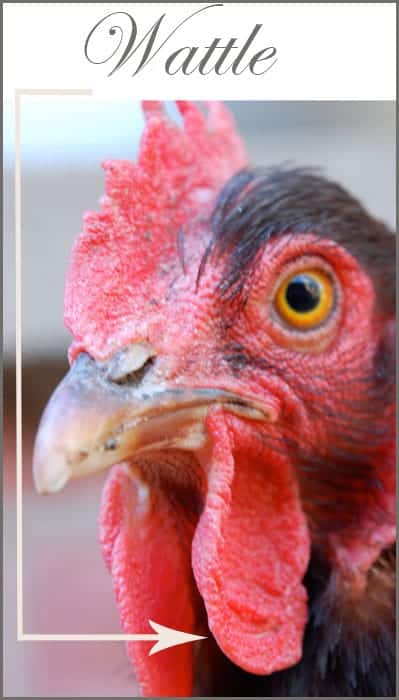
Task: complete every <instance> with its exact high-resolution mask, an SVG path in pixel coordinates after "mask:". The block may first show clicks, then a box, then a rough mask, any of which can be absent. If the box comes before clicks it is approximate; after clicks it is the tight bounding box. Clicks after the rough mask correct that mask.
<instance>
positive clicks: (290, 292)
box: [285, 274, 321, 313]
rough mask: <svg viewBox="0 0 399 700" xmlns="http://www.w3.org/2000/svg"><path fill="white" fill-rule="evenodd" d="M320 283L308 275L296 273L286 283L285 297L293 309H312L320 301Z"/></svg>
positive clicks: (300, 310) (299, 310)
mask: <svg viewBox="0 0 399 700" xmlns="http://www.w3.org/2000/svg"><path fill="white" fill-rule="evenodd" d="M320 296H321V289H320V285H319V283H318V282H317V280H315V279H314V278H313V277H310V276H309V275H304V274H303V275H296V276H295V277H293V278H292V280H291V282H290V283H289V284H288V285H287V289H286V290H285V298H286V300H287V303H288V304H289V306H290V307H291V309H293V310H294V311H298V312H299V313H304V312H306V311H313V309H315V308H316V307H317V306H318V304H319V303H320Z"/></svg>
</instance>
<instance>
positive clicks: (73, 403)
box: [33, 346, 264, 493]
mask: <svg viewBox="0 0 399 700" xmlns="http://www.w3.org/2000/svg"><path fill="white" fill-rule="evenodd" d="M133 351H134V352H133V356H134V358H136V360H137V357H138V356H140V360H139V362H136V364H135V365H133V366H134V367H135V369H134V371H133V372H129V374H128V375H127V376H128V378H129V379H128V381H126V382H121V381H120V379H121V378H120V373H119V374H118V371H115V367H116V368H117V369H118V367H120V364H121V363H120V357H119V359H118V362H117V363H116V364H115V360H112V361H111V363H107V364H105V363H97V362H95V361H94V360H92V359H91V358H90V357H89V356H88V355H86V354H81V355H80V356H79V357H78V358H77V360H76V362H75V364H74V365H73V367H72V368H71V369H70V371H69V372H68V374H67V375H66V376H65V378H64V379H63V380H62V382H61V383H60V384H59V385H58V387H57V389H56V390H55V392H54V394H53V395H52V397H51V399H50V401H49V403H48V404H47V407H46V409H45V411H44V414H43V416H42V419H41V422H40V426H39V430H38V433H37V436H36V442H35V447H34V455H33V472H34V479H35V485H36V488H37V490H38V491H39V492H40V493H46V492H52V491H58V490H59V489H61V488H62V487H63V486H64V485H65V483H66V482H67V481H68V479H70V478H75V477H79V476H84V475H86V474H90V473H92V472H95V471H99V470H101V469H104V468H105V467H108V466H111V465H112V464H115V463H116V462H120V461H122V460H124V459H126V458H127V457H129V456H132V454H134V453H137V452H138V451H142V450H145V449H149V448H151V449H154V448H165V447H179V448H182V449H189V450H195V449H199V448H200V447H202V446H203V445H204V443H205V440H206V435H205V430H204V427H203V426H204V418H205V416H206V413H207V411H208V409H209V406H210V405H211V404H214V403H229V404H231V408H234V405H235V408H236V412H240V411H242V406H241V407H240V403H242V402H240V400H239V397H237V396H236V395H235V394H231V393H229V392H226V391H222V390H218V389H188V388H177V389H173V388H168V387H166V388H165V387H162V386H161V385H159V384H153V383H151V380H149V379H148V375H147V376H146V375H145V372H144V368H145V365H146V364H147V363H148V360H149V359H150V358H151V353H149V352H148V349H147V348H146V347H145V346H133ZM123 352H124V353H125V355H126V351H123ZM119 355H120V353H119ZM125 359H126V357H125ZM123 361H125V360H123ZM137 365H138V366H137ZM251 411H252V416H250V417H253V418H259V417H261V418H264V415H262V413H260V412H259V411H258V410H256V409H255V408H252V409H251V408H250V407H249V406H248V408H247V412H249V413H251Z"/></svg>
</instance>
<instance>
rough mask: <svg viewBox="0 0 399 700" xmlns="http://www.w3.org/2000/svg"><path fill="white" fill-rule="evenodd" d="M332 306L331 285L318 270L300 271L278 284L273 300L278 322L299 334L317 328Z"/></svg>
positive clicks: (327, 278)
mask: <svg viewBox="0 0 399 700" xmlns="http://www.w3.org/2000/svg"><path fill="white" fill-rule="evenodd" d="M333 306H334V283H333V281H332V279H331V278H330V277H329V276H328V275H327V274H326V273H325V272H323V271H322V270H300V271H296V272H294V273H293V274H292V275H290V276H289V277H287V279H285V280H284V282H282V284H281V285H280V287H279V288H278V290H277V294H276V297H275V307H276V309H277V311H278V313H279V315H280V316H281V318H282V319H283V320H284V321H285V322H286V323H287V324H288V325H290V326H292V327H294V328H297V329H299V330H310V329H312V328H316V327H317V326H320V325H321V324H322V323H323V322H324V321H325V320H326V319H327V318H328V316H329V314H330V313H331V311H332V308H333Z"/></svg>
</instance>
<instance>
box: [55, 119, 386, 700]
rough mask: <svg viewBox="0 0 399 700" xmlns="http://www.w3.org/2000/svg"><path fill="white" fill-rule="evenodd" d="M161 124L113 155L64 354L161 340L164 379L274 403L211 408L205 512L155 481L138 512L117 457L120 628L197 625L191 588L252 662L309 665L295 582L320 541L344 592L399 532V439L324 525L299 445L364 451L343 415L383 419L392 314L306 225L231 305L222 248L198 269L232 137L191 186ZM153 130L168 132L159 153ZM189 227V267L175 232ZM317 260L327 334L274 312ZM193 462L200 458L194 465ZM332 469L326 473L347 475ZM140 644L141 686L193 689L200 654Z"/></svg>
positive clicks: (110, 520)
mask: <svg viewBox="0 0 399 700" xmlns="http://www.w3.org/2000/svg"><path fill="white" fill-rule="evenodd" d="M154 109H155V111H156V108H154ZM223 118H225V116H224V117H223ZM219 119H222V117H221V115H219ZM159 120H160V122H159V124H158V126H157V123H156V118H155V122H152V123H153V128H154V132H152V135H151V134H147V139H148V141H147V144H148V152H147V155H146V148H145V144H144V146H143V148H142V152H141V153H142V155H141V161H139V165H138V169H137V170H134V166H131V165H130V164H121V165H117V166H115V165H112V166H110V167H111V169H112V172H111V174H110V175H109V178H108V185H107V195H108V197H109V199H108V201H107V202H106V203H105V205H104V206H103V213H102V214H100V215H89V216H88V217H87V218H86V230H85V232H84V234H82V236H81V237H80V239H78V241H77V243H76V244H75V248H74V253H73V259H72V263H71V266H70V270H69V275H68V281H67V296H66V322H67V325H68V326H69V328H70V330H71V332H72V333H73V335H74V338H75V341H74V344H73V346H72V349H71V359H72V360H73V359H74V358H75V357H76V356H77V354H78V353H79V352H82V351H84V352H87V353H89V354H90V355H91V356H92V357H93V358H94V359H96V360H106V359H108V358H109V357H111V356H112V355H113V354H114V353H115V352H116V351H117V350H118V349H121V348H123V347H124V346H126V345H127V344H129V343H139V342H147V343H150V344H151V346H152V347H153V348H154V350H155V352H156V357H157V362H156V365H155V368H154V375H153V379H154V381H155V382H156V381H157V380H159V382H162V383H163V384H164V385H166V386H170V387H176V386H184V387H190V388H195V387H197V388H217V389H225V390H227V391H231V392H234V393H235V394H237V395H238V396H242V397H243V399H246V400H253V401H256V402H257V403H258V404H260V405H262V406H263V407H265V409H266V410H267V412H268V413H269V415H270V416H272V422H269V421H268V422H263V421H248V420H246V419H244V418H238V417H237V416H232V415H230V414H228V413H227V412H226V410H224V409H223V410H222V409H221V408H215V409H212V410H211V411H210V413H209V415H208V418H207V421H206V429H207V432H208V435H209V445H208V447H207V450H206V451H205V452H204V454H202V455H200V456H199V461H200V463H201V465H202V467H203V468H204V471H205V472H206V474H207V484H206V485H204V486H203V489H202V497H203V498H204V499H205V504H204V506H203V510H202V513H201V516H200V519H199V522H198V523H197V522H196V518H194V516H192V517H191V516H190V512H189V506H187V510H185V509H184V508H183V509H181V504H180V505H179V506H178V507H177V512H176V506H171V505H170V501H169V495H168V489H167V488H166V486H165V484H162V485H161V487H160V488H158V487H154V489H153V493H152V495H151V506H150V507H149V509H147V510H145V512H143V511H142V510H140V499H138V496H137V493H138V491H137V489H138V485H137V484H139V483H140V476H138V477H137V481H136V482H135V484H134V483H133V481H134V479H133V476H132V474H131V471H130V470H129V468H128V467H126V466H120V467H116V468H115V470H114V472H113V475H112V476H111V479H110V482H109V485H108V487H107V492H106V496H105V501H104V508H103V515H102V530H101V538H102V542H103V547H104V551H105V555H106V560H107V563H108V565H109V566H110V569H111V571H112V573H113V578H114V586H115V592H116V596H117V600H118V603H119V606H120V609H121V621H122V624H123V626H124V629H125V631H127V632H137V631H138V627H141V628H142V627H143V625H144V624H145V621H146V620H148V619H149V618H151V619H152V618H154V619H155V620H157V621H159V622H161V623H162V624H166V625H169V626H172V627H179V624H180V628H181V629H185V630H186V631H191V630H192V631H194V632H195V631H197V632H200V630H199V629H198V625H199V624H201V621H200V619H199V617H198V615H199V613H198V610H199V606H198V591H199V593H200V594H201V596H202V598H203V599H204V602H205V607H206V610H207V616H208V624H209V626H210V629H211V631H212V632H213V634H214V636H215V638H216V640H217V642H218V644H219V645H220V646H221V648H222V649H223V651H224V652H225V653H226V654H227V655H228V656H229V657H230V658H231V659H232V660H233V661H234V662H235V663H237V664H238V665H240V666H242V667H243V668H245V669H247V670H249V671H251V672H253V673H271V672H273V671H275V670H278V669H281V668H286V667H288V666H290V665H292V664H294V663H296V662H297V661H298V660H299V659H300V655H301V644H302V635H303V630H304V627H305V625H306V620H307V612H306V592H305V589H304V588H303V586H302V583H301V582H302V579H303V576H304V573H305V571H306V567H307V565H308V561H309V553H310V540H311V539H312V540H313V542H315V543H316V544H317V546H319V547H320V548H321V549H322V551H323V552H325V554H326V556H327V557H328V558H329V559H330V560H331V561H333V562H334V563H335V565H336V566H337V568H338V570H339V571H340V572H341V578H342V581H344V582H346V583H344V584H343V586H345V585H346V586H347V585H349V586H350V587H351V588H352V590H354V591H355V590H356V591H361V590H362V588H363V587H364V585H365V577H366V574H367V571H368V569H369V568H370V566H371V565H372V564H373V562H374V561H375V559H376V558H377V557H378V555H379V553H380V551H381V550H382V549H383V548H384V547H386V546H388V545H389V544H390V543H392V542H393V541H394V513H395V510H394V498H393V497H394V484H393V469H387V468H386V464H387V460H389V459H392V456H393V452H392V451H391V452H389V450H390V449H391V450H392V446H390V445H389V444H386V442H383V443H378V444H377V445H376V446H374V445H373V444H372V441H371V442H370V445H366V446H365V447H364V449H365V452H367V455H368V462H369V464H371V465H372V471H373V473H374V474H375V476H376V477H378V479H379V480H380V482H381V483H382V485H383V488H380V489H377V490H372V491H370V490H367V489H366V490H365V489H364V488H359V489H358V490H356V489H351V490H348V491H345V490H344V491H342V490H341V492H340V499H342V503H343V505H344V507H347V510H349V511H352V512H353V513H354V514H355V515H356V518H355V519H354V520H350V521H348V522H347V521H345V522H341V520H340V518H339V510H338V511H337V512H336V511H334V510H333V512H332V515H331V517H330V519H329V523H328V527H325V523H324V522H323V521H322V515H321V513H320V508H319V507H318V505H317V503H318V502H323V499H324V500H325V499H328V498H329V497H330V495H331V494H330V490H329V489H330V488H331V483H330V484H329V485H328V486H324V485H323V479H320V480H319V481H318V482H314V481H312V480H311V479H309V481H306V479H304V476H303V473H301V467H300V465H298V464H297V463H296V460H295V455H296V454H302V455H306V454H313V455H318V457H319V459H320V460H321V462H322V466H321V467H320V469H321V470H322V469H323V468H325V469H326V470H328V464H329V463H330V462H331V456H329V455H330V450H331V446H332V445H333V446H334V448H337V449H338V448H339V446H340V441H341V440H342V442H343V445H344V447H343V449H345V450H346V451H348V450H353V451H355V450H356V449H359V446H356V445H355V444H354V443H353V442H352V443H351V446H350V448H349V447H348V444H347V442H346V439H345V435H344V432H345V431H344V428H343V427H342V422H341V419H340V418H338V417H339V416H344V418H345V420H344V423H345V425H351V422H353V425H358V424H359V425H360V426H361V428H359V430H362V431H363V432H364V434H365V435H366V434H367V430H366V429H367V424H368V423H369V422H370V421H371V422H372V431H371V432H372V433H373V431H374V430H377V428H378V426H381V427H383V426H384V425H385V424H386V422H387V420H388V417H387V416H386V415H381V414H378V413H377V414H376V415H375V416H374V415H373V413H372V411H370V406H369V402H370V391H371V389H370V386H371V384H372V378H373V376H374V358H375V355H376V352H377V348H378V345H379V343H380V341H381V339H382V338H383V335H384V333H385V332H386V328H387V324H389V323H390V319H388V318H385V317H382V316H381V315H380V313H379V311H378V304H377V300H376V299H375V296H374V288H373V285H372V283H371V281H370V279H369V277H368V275H367V273H366V272H365V271H364V270H363V269H361V267H360V266H359V264H358V263H357V261H356V260H355V259H354V258H353V257H352V256H351V255H350V254H349V253H348V252H346V251H345V250H344V249H343V248H341V247H340V246H339V245H338V244H336V243H333V242H332V241H330V240H328V239H321V238H320V237H319V236H316V235H312V234H306V235H305V234H303V235H302V234H295V235H294V234H292V235H290V234H285V235H283V236H277V237H275V238H274V239H272V240H270V241H268V242H267V243H266V245H265V248H264V251H263V253H262V255H261V256H260V257H258V259H257V260H256V266H255V268H254V272H253V274H251V275H250V276H248V289H247V290H245V291H246V298H247V302H246V304H245V305H244V307H243V308H241V309H239V310H237V309H236V308H235V307H234V304H233V305H231V304H229V302H227V301H226V300H223V298H222V297H221V294H220V293H219V292H218V291H217V287H218V285H219V283H220V282H221V281H222V280H223V278H224V275H225V270H226V267H225V260H224V258H223V257H222V258H220V259H217V260H216V259H214V258H212V256H211V257H210V259H209V261H208V264H207V265H206V266H205V268H204V270H203V271H202V274H201V276H200V278H198V269H199V265H200V261H201V259H202V257H203V254H204V252H205V249H206V246H207V244H208V242H209V240H210V236H211V232H210V231H209V228H208V227H207V225H206V216H207V215H209V212H210V210H211V208H212V204H213V201H214V197H213V196H210V193H211V192H213V191H216V190H217V187H219V186H220V184H222V183H223V182H224V181H225V179H226V178H227V176H228V175H229V174H231V172H234V171H235V170H236V169H238V167H241V165H243V164H244V162H245V159H244V156H243V152H242V151H241V150H240V147H239V146H238V145H237V143H236V144H235V150H234V149H232V146H231V139H233V137H232V136H231V134H230V141H229V139H228V138H227V142H228V143H227V145H226V148H225V151H223V153H222V155H221V162H224V164H225V165H224V167H223V168H222V167H220V168H219V170H218V167H217V164H218V160H217V157H216V158H215V167H214V168H212V167H211V168H208V167H207V168H205V166H204V171H203V172H202V171H201V168H199V170H198V172H197V176H196V178H194V179H195V186H193V183H192V182H191V183H190V182H188V183H187V190H185V180H184V177H187V173H188V172H190V168H191V167H192V163H193V162H194V161H193V160H192V158H193V157H194V155H195V154H193V153H187V149H188V144H189V143H190V142H191V141H190V139H189V140H188V141H187V142H186V143H184V144H182V143H181V138H182V136H181V134H177V133H176V127H173V128H172V127H170V129H169V130H168V133H167V134H166V135H165V125H164V123H163V122H162V117H159ZM161 125H162V126H161ZM158 127H159V132H158V135H157V136H156V135H155V136H154V134H155V132H156V129H157V128H158ZM197 132H198V129H197V131H195V129H194V131H193V132H192V134H191V137H190V138H191V139H192V138H193V134H196V133H197ZM173 138H175V139H176V140H175V141H174V142H173ZM151 139H158V141H157V144H158V149H155V150H154V145H153V141H151ZM233 140H234V139H233ZM199 144H200V145H199V146H198V148H199V150H200V151H201V149H203V150H204V151H205V150H206V149H208V153H209V154H211V153H212V149H209V143H208V142H207V141H206V140H205V141H204V140H201V139H200V140H199ZM226 154H229V155H230V157H231V158H230V161H229V162H228V163H227V165H226V161H224V160H223V159H225V158H226V157H227V156H226ZM185 155H187V159H186V161H185V162H184V163H183V161H184V158H185ZM197 155H198V153H197ZM209 157H210V155H209ZM148 158H149V159H150V161H151V162H148ZM173 158H174V159H175V160H174V161H173V162H172V160H171V159H173ZM146 159H147V160H146ZM182 159H183V160H182ZM145 162H146V165H144V163H145ZM200 162H201V163H203V162H204V161H200ZM179 173H180V175H181V174H182V173H183V175H184V177H183V178H182V177H180V176H179ZM210 173H211V175H210ZM172 176H173V177H174V178H176V182H175V183H174V184H173V183H171V184H170V186H169V187H168V188H166V190H165V195H164V197H165V198H164V199H163V200H162V198H160V194H159V193H160V192H161V193H162V192H163V191H164V190H163V184H164V183H162V182H161V181H162V178H167V177H172ZM135 178H136V186H137V181H138V180H140V178H141V184H140V187H139V188H138V189H137V192H136V191H135V186H134V185H132V184H131V183H132V182H133V181H134V180H135ZM154 178H155V179H156V182H155V184H154V180H153V179H154ZM137 179H138V180H137ZM129 183H130V184H129ZM157 183H159V189H157ZM147 186H148V187H147ZM205 190H207V191H208V194H206V195H205V194H204V191H205ZM176 197H177V199H178V201H179V207H177V205H176ZM143 201H144V202H145V210H144V209H142V208H140V207H142V203H143ZM147 226H148V228H149V230H148V231H147V229H146V227H147ZM181 226H183V228H184V263H183V262H182V261H181V259H179V256H178V254H177V242H176V230H178V229H179V228H180V227H181ZM146 234H147V235H146ZM180 257H181V256H180ZM315 268H316V269H317V268H318V269H321V270H324V271H326V272H327V273H328V274H329V276H330V277H331V279H332V280H333V282H334V285H335V306H334V309H333V311H332V313H331V314H330V315H329V316H328V318H326V319H325V321H324V323H322V324H321V325H320V326H319V327H318V328H317V329H314V330H311V331H298V330H294V329H292V328H290V327H289V326H287V324H286V323H285V322H284V321H283V320H282V319H281V318H280V317H279V315H278V312H277V311H276V308H275V305H274V298H275V293H276V288H277V287H278V285H279V284H280V282H281V281H282V280H283V279H284V277H285V276H288V275H291V274H292V273H293V272H295V270H296V269H298V271H303V270H306V269H315ZM226 321H227V322H226ZM237 345H239V346H240V347H241V348H242V349H243V351H244V353H245V354H246V355H247V357H248V361H247V362H245V363H244V364H243V365H242V366H240V367H239V368H238V369H237V367H235V368H234V367H233V365H232V363H231V362H230V361H229V360H228V359H227V357H228V355H229V354H231V350H229V348H231V347H233V346H237ZM259 360H261V361H259ZM293 440H294V441H295V449H292V450H290V449H288V448H287V444H288V445H289V444H292V441H293ZM323 465H324V466H323ZM178 468H185V466H184V464H183V465H180V467H179V465H178V464H177V466H176V469H178ZM186 468H188V469H195V467H194V465H193V463H191V462H189V463H188V465H186ZM325 476H326V477H327V481H328V480H329V481H330V482H331V481H332V482H333V481H334V478H337V477H336V475H334V474H332V475H328V474H325ZM132 479H133V481H132ZM324 481H326V479H325V480H324ZM169 486H170V485H169ZM150 488H151V484H150ZM157 488H158V490H157ZM201 488H202V487H201ZM171 509H172V510H173V513H172V514H171V512H170V511H171ZM321 510H322V509H321ZM187 512H188V515H187ZM381 512H383V513H384V519H383V520H381V517H380V513H381ZM168 513H169V515H168ZM185 519H187V523H186V525H184V521H185ZM177 522H179V523H180V526H179V527H181V530H180V531H179V532H177V530H176V523H177ZM182 523H183V525H182ZM182 533H184V535H182ZM359 533H361V536H359ZM192 540H193V543H192V568H191V563H190V549H191V541H192ZM173 553H175V554H173ZM151 562H152V564H151ZM165 572H168V573H165ZM193 574H194V578H195V582H196V586H195V584H194V579H193ZM161 580H163V581H164V583H161ZM196 587H197V588H198V591H197V588H196ZM146 591H147V593H146ZM148 591H150V593H148ZM176 598H179V601H180V603H179V606H177V605H176V604H175V601H176ZM177 607H178V608H179V609H177ZM157 615H158V617H157ZM160 615H161V617H159V616H160ZM162 615H163V617H162ZM147 653H148V650H147V649H145V648H144V647H141V648H138V647H137V645H136V646H134V645H130V646H129V654H130V656H131V658H132V660H133V662H134V664H135V667H136V672H137V674H138V677H139V680H140V682H141V684H142V689H143V692H144V693H145V694H147V695H151V694H153V695H157V694H162V695H168V694H171V695H184V694H190V693H191V690H192V661H191V655H192V650H191V649H189V648H187V647H186V648H179V649H174V650H169V651H168V652H163V655H162V654H160V655H158V656H155V657H152V658H151V659H148V658H147ZM172 667H173V669H174V670H171V668H172Z"/></svg>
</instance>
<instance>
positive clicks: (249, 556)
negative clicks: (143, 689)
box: [192, 409, 310, 674]
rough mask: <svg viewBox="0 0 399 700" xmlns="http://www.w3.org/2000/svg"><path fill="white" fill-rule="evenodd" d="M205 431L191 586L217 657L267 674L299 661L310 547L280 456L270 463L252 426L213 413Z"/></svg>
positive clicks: (293, 482)
mask: <svg viewBox="0 0 399 700" xmlns="http://www.w3.org/2000/svg"><path fill="white" fill-rule="evenodd" d="M207 428H208V431H209V434H210V436H211V440H212V447H211V449H210V453H209V455H208V459H209V464H208V479H209V482H208V494H207V498H206V502H205V507H204V510H203V512H202V515H201V518H200V521H199V524H198V526H197V529H196V532H195V536H194V541H193V547H192V557H193V570H194V575H195V579H196V582H197V585H198V588H199V591H200V593H201V595H202V597H203V599H204V602H205V606H206V610H207V614H208V624H209V627H210V629H211V631H212V633H213V635H214V637H215V639H216V641H217V643H218V644H219V646H220V647H221V649H222V650H223V652H224V653H225V654H226V655H227V656H228V657H229V658H230V659H231V660H232V661H233V662H234V663H236V664H237V665H238V666H240V667H241V668H243V669H244V670H246V671H249V672H251V673H254V674H269V673H272V672H274V671H278V670H280V669H284V668H287V667H289V666H292V665H293V664H295V663H296V662H298V661H299V659H300V658H301V655H302V639H303V633H304V628H305V625H306V622H307V604H306V601H307V596H306V591H305V588H304V586H303V585H302V579H303V576H304V573H305V571H306V568H307V565H308V561H309V552H310V540H309V533H308V529H307V526H306V522H305V517H304V514H303V512H302V509H301V506H300V501H299V496H298V490H297V484H296V480H295V477H294V476H293V474H292V471H291V466H290V464H289V463H287V461H286V459H285V458H284V457H283V456H281V458H278V456H276V453H275V452H274V454H273V459H268V455H267V453H266V451H265V448H264V446H263V445H262V444H261V442H260V440H258V439H257V438H256V437H254V428H253V426H252V425H251V424H248V423H245V422H243V421H241V420H240V419H237V418H233V417H232V416H228V415H227V414H224V413H223V411H222V410H221V409H215V410H214V411H212V412H211V413H210V414H209V416H208V421H207ZM260 453H261V454H262V456H263V459H260V457H261V454H260Z"/></svg>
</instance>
